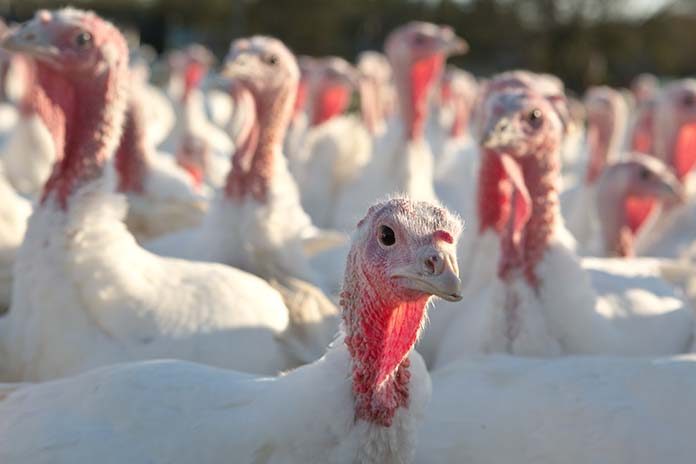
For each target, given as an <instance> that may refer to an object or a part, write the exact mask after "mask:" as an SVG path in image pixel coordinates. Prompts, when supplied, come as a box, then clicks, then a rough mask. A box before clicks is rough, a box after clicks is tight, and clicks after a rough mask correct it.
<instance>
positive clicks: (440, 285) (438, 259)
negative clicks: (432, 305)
mask: <svg viewBox="0 0 696 464" xmlns="http://www.w3.org/2000/svg"><path fill="white" fill-rule="evenodd" d="M390 277H391V278H392V279H397V280H398V281H399V282H400V284H401V285H402V286H404V287H406V288H408V289H410V290H416V291H418V292H423V293H427V294H430V295H435V296H439V297H440V298H442V299H444V300H447V301H459V300H461V299H462V294H461V281H460V280H459V267H458V266H457V258H456V256H455V254H454V253H453V252H450V251H445V250H443V249H442V248H440V247H436V246H433V245H428V246H426V247H423V248H422V249H421V250H420V251H419V252H418V253H416V260H415V262H414V263H412V264H409V265H406V266H403V267H399V268H397V269H395V270H394V271H392V273H391V275H390Z"/></svg>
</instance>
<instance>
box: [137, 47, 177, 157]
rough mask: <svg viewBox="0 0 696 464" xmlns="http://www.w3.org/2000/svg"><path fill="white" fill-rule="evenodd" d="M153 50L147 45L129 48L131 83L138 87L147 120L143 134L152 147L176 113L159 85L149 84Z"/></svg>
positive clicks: (164, 136) (164, 134)
mask: <svg viewBox="0 0 696 464" xmlns="http://www.w3.org/2000/svg"><path fill="white" fill-rule="evenodd" d="M154 54H155V51H154V50H152V49H150V48H149V47H147V46H140V47H139V48H137V49H135V50H131V53H130V57H129V66H130V68H131V77H132V79H131V85H135V86H138V88H139V89H140V95H139V98H140V103H141V105H140V106H141V108H142V111H143V112H144V115H145V118H144V119H145V121H146V122H147V126H146V132H145V136H146V137H147V141H148V143H149V144H150V145H152V146H153V147H156V146H158V145H160V144H161V143H162V142H163V141H164V139H165V138H166V137H167V135H169V133H170V132H171V130H172V128H173V127H174V122H175V119H176V115H175V114H174V107H173V106H172V104H171V102H170V101H169V98H167V95H166V94H165V93H164V91H162V90H161V89H160V88H159V87H157V86H155V85H153V84H151V83H150V82H149V81H150V66H151V65H152V62H153V61H155V57H154V56H153V55H154Z"/></svg>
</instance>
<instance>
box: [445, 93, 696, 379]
mask: <svg viewBox="0 0 696 464" xmlns="http://www.w3.org/2000/svg"><path fill="white" fill-rule="evenodd" d="M486 107H487V111H486V113H485V114H486V116H485V118H484V121H485V124H484V126H483V127H484V131H483V138H482V147H483V149H484V155H483V159H482V164H481V172H480V178H479V192H478V195H479V224H478V230H479V233H480V234H481V237H480V238H479V239H478V242H477V245H476V250H475V252H474V253H473V254H472V255H470V256H472V257H473V259H472V260H471V261H467V262H470V263H471V268H470V269H472V270H475V273H473V274H471V273H470V276H469V279H470V280H469V282H467V286H466V287H465V292H464V294H465V295H467V296H468V297H469V300H468V301H467V303H466V304H465V307H460V308H457V310H454V309H453V310H452V311H449V312H450V313H452V314H451V318H450V319H449V320H448V322H447V327H446V329H445V331H444V333H443V335H442V338H441V340H440V343H439V348H438V349H437V354H436V355H435V358H434V359H435V362H434V364H435V365H436V366H442V365H444V364H446V363H447V362H449V361H452V360H453V359H457V358H458V357H461V356H465V355H467V354H472V353H490V352H507V353H511V354H517V355H527V356H554V355H562V354H618V355H666V354H674V353H682V352H686V351H687V350H689V349H690V344H691V340H692V337H693V332H694V314H693V311H692V309H691V307H690V306H689V305H688V303H687V302H686V301H685V300H684V298H683V296H682V295H681V293H680V292H678V291H677V290H675V289H674V288H673V287H672V286H671V285H670V284H669V283H668V282H666V281H665V280H663V279H662V278H661V272H662V270H661V268H660V266H659V265H658V264H657V263H654V262H652V261H647V262H645V261H636V260H630V261H626V260H622V259H614V260H611V259H585V260H582V261H579V260H578V258H577V257H576V256H575V254H574V253H573V252H572V251H571V250H569V249H568V248H567V247H566V246H565V245H564V244H563V242H562V241H560V240H559V238H558V231H559V229H560V228H561V227H562V224H561V223H560V215H559V209H558V194H557V190H556V183H557V182H558V174H559V157H558V155H559V149H560V146H561V140H562V134H563V125H562V123H561V120H560V118H559V116H558V113H557V112H556V109H555V108H554V107H553V106H552V103H551V102H550V101H549V100H548V99H547V98H546V97H545V96H544V95H541V94H539V93H536V92H534V91H533V90H531V89H528V90H523V89H518V90H507V91H505V92H500V93H498V94H492V95H491V98H490V99H489V102H488V104H487V105H486ZM493 242H497V246H493V247H492V246H491V243H493ZM496 267H497V269H496Z"/></svg>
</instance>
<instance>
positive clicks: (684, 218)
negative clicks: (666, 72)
mask: <svg viewBox="0 0 696 464" xmlns="http://www.w3.org/2000/svg"><path fill="white" fill-rule="evenodd" d="M654 136H655V138H654V148H655V155H656V156H657V157H658V158H660V159H661V160H662V161H664V162H665V164H667V165H668V166H670V167H671V168H672V170H673V171H674V173H675V175H676V176H677V178H678V179H679V180H680V181H681V182H682V183H683V184H684V187H685V189H686V192H687V196H688V201H687V202H686V203H685V204H683V205H671V207H665V208H663V210H662V211H661V212H660V213H659V214H653V215H651V219H652V221H649V223H647V224H646V225H645V226H644V227H643V228H642V230H641V232H640V234H639V235H638V237H637V238H636V243H635V247H636V253H637V254H639V255H643V256H657V257H666V258H680V257H687V258H688V259H689V260H692V261H693V260H694V257H696V255H694V254H693V251H692V250H691V249H692V248H693V244H694V243H696V242H695V240H694V231H696V215H695V214H694V210H695V209H696V199H695V197H694V192H693V191H694V176H693V175H692V174H691V172H692V170H693V167H694V165H695V164H696V79H683V80H680V81H675V82H672V83H671V84H669V85H667V86H665V88H664V89H663V91H662V93H661V94H660V97H659V99H658V101H657V103H656V108H655V134H654Z"/></svg>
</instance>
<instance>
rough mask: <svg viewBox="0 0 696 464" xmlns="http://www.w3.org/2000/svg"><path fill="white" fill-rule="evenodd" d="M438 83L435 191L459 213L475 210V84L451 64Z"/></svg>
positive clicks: (474, 81)
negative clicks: (472, 124)
mask: <svg viewBox="0 0 696 464" xmlns="http://www.w3.org/2000/svg"><path fill="white" fill-rule="evenodd" d="M440 86H441V90H440V93H441V101H442V109H441V111H440V114H441V117H442V118H443V119H444V121H443V122H444V124H445V131H444V133H443V135H442V137H441V138H443V139H444V140H443V142H442V147H441V150H440V153H438V154H437V155H438V156H437V157H436V158H435V163H436V164H435V191H436V192H437V196H438V197H439V198H440V199H441V200H442V202H443V203H444V204H445V206H447V207H448V208H450V209H452V210H454V211H456V212H458V213H459V214H461V215H462V217H465V218H466V217H470V216H471V215H472V214H474V210H475V203H474V201H473V199H474V198H475V188H476V187H475V186H476V173H477V172H478V161H479V152H478V145H477V143H476V141H475V139H474V138H473V137H472V136H471V132H470V126H469V121H470V117H471V113H472V110H473V107H474V104H475V103H476V96H477V92H478V84H477V82H476V79H475V78H474V76H472V75H471V74H469V73H468V72H466V71H463V70H461V69H456V68H450V69H448V70H447V71H446V72H445V75H444V76H443V79H442V82H441V83H440Z"/></svg>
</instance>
